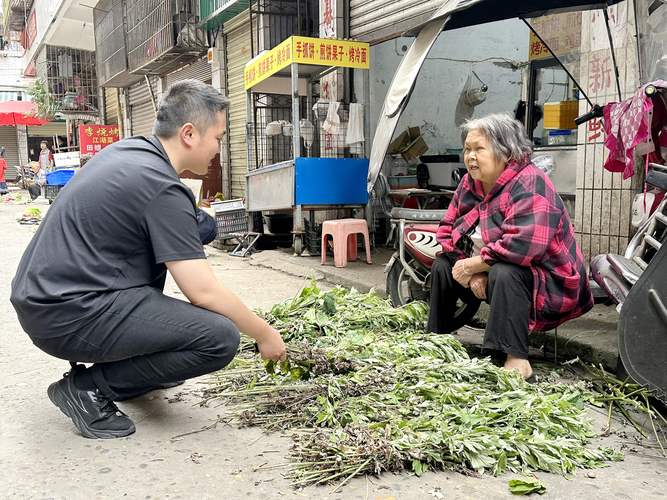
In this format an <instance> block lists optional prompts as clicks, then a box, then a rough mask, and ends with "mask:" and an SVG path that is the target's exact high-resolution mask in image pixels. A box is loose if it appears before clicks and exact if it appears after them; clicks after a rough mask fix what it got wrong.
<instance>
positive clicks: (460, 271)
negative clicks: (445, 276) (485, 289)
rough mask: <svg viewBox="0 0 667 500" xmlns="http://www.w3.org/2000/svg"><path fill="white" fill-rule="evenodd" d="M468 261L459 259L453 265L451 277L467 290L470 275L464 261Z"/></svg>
mask: <svg viewBox="0 0 667 500" xmlns="http://www.w3.org/2000/svg"><path fill="white" fill-rule="evenodd" d="M468 260H470V259H460V260H457V261H456V263H455V264H454V267H453V268H452V276H453V278H454V279H455V280H456V281H457V282H458V283H460V284H461V286H463V287H465V288H468V286H469V283H470V278H471V277H472V273H471V272H470V269H468V268H467V265H466V261H468Z"/></svg>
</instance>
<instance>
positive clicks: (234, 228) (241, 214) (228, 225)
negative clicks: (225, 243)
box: [215, 208, 248, 240]
mask: <svg viewBox="0 0 667 500" xmlns="http://www.w3.org/2000/svg"><path fill="white" fill-rule="evenodd" d="M215 223H216V225H217V226H218V237H217V239H218V240H225V239H229V238H231V236H230V235H231V234H232V233H246V232H248V214H247V213H246V211H245V208H241V209H237V210H228V211H225V212H216V213H215Z"/></svg>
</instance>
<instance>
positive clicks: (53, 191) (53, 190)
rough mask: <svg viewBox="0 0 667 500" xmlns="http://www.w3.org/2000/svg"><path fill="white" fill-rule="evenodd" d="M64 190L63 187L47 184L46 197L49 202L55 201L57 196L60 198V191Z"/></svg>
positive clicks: (45, 188) (45, 187)
mask: <svg viewBox="0 0 667 500" xmlns="http://www.w3.org/2000/svg"><path fill="white" fill-rule="evenodd" d="M62 188H63V186H55V185H53V184H47V185H46V186H44V197H45V198H46V199H47V200H51V201H53V200H55V199H56V196H58V193H59V192H60V190H61V189H62Z"/></svg>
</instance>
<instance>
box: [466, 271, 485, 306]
mask: <svg viewBox="0 0 667 500" xmlns="http://www.w3.org/2000/svg"><path fill="white" fill-rule="evenodd" d="M488 282H489V275H488V274H487V273H477V274H473V275H472V277H471V278H470V291H472V293H473V294H474V295H475V297H477V298H478V299H479V300H486V284H487V283H488Z"/></svg>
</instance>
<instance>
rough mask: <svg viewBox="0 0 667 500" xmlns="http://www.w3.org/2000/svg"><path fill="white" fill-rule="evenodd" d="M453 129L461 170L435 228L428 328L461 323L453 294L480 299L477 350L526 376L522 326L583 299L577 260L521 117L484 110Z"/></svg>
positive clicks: (578, 307) (567, 312)
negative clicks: (483, 320)
mask: <svg viewBox="0 0 667 500" xmlns="http://www.w3.org/2000/svg"><path fill="white" fill-rule="evenodd" d="M462 137H463V140H464V150H463V155H464V162H465V165H466V168H467V170H468V175H466V176H465V177H464V178H463V180H462V181H461V183H460V184H459V186H458V188H457V189H456V193H455V194H454V197H453V199H452V202H451V204H450V205H449V208H448V210H447V212H446V214H445V216H444V218H443V220H442V221H441V222H440V227H439V229H438V233H437V239H438V242H439V243H440V244H441V245H442V253H440V255H439V256H438V258H437V259H436V261H435V262H434V264H433V268H432V278H431V279H432V283H431V310H430V314H429V319H428V328H429V331H431V332H435V333H451V332H452V331H454V330H456V329H457V328H459V327H461V326H462V324H461V320H460V318H458V317H457V310H458V309H457V301H459V300H460V301H462V302H464V303H465V304H467V307H468V308H469V309H472V310H474V311H476V310H477V308H479V305H480V302H481V301H482V300H484V301H487V302H488V303H489V304H490V309H491V310H490V315H489V318H488V321H487V326H486V333H485V335H484V344H483V348H484V350H485V351H486V350H488V351H495V352H496V353H500V354H501V355H504V356H505V361H504V367H505V368H506V369H508V370H511V369H515V370H518V371H519V372H520V373H521V375H523V377H524V378H526V379H530V378H531V376H532V372H533V370H532V368H531V366H530V363H529V361H528V334H529V332H531V331H535V330H549V329H552V328H555V327H556V326H558V325H559V324H561V323H563V322H564V321H567V320H568V319H572V318H575V317H577V316H580V315H581V314H584V313H585V312H586V311H588V310H589V309H590V308H591V307H592V306H593V297H592V295H591V291H590V288H589V283H588V275H587V273H586V268H585V266H584V259H583V257H582V254H581V251H580V249H579V247H578V245H577V242H576V240H575V238H574V229H573V227H572V222H571V221H570V217H569V215H568V213H567V210H566V209H565V207H564V206H563V202H562V200H561V199H560V197H559V196H558V193H557V192H556V189H555V188H554V186H553V184H552V183H551V180H549V178H548V177H547V176H546V175H545V173H544V172H543V171H542V170H540V169H539V168H537V167H536V166H535V165H533V164H532V163H531V160H530V156H531V153H532V150H531V146H530V142H529V140H528V137H527V136H526V132H525V130H524V128H523V126H522V125H521V123H519V122H518V121H516V120H514V119H513V118H511V117H510V116H507V115H501V114H494V115H489V116H486V117H484V118H479V119H475V120H470V121H468V122H466V123H465V124H464V125H463V127H462ZM473 314H474V313H473ZM468 317H469V316H468Z"/></svg>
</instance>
